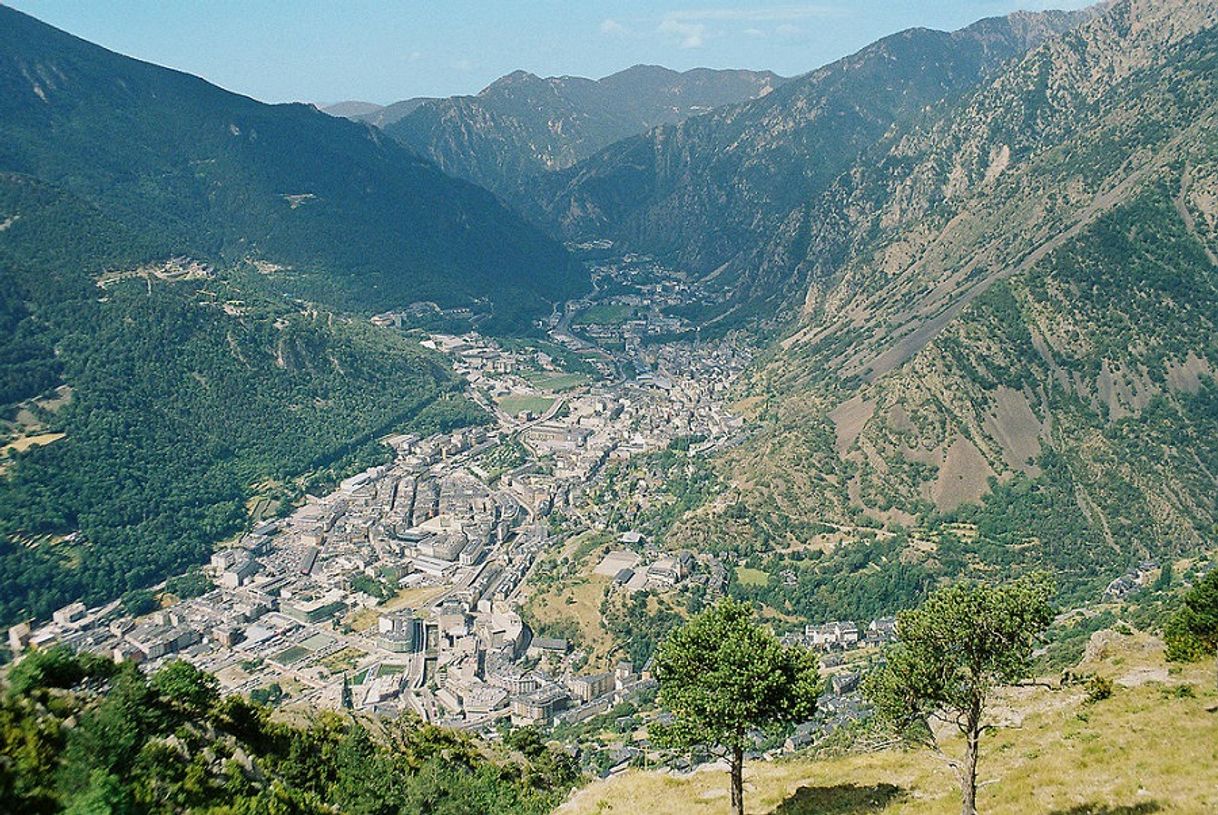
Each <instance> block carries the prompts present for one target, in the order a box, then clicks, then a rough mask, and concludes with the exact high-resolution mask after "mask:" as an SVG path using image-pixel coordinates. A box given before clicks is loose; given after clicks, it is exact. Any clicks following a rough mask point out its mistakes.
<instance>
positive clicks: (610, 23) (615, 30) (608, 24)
mask: <svg viewBox="0 0 1218 815" xmlns="http://www.w3.org/2000/svg"><path fill="white" fill-rule="evenodd" d="M600 29H601V33H602V34H612V35H614V36H620V35H622V34H629V33H630V29H629V28H627V27H626V26H624V25H622V24H621V23H619V22H618V21H617V20H614V19H613V18H612V17H606V18H605V19H604V20H601V25H600Z"/></svg>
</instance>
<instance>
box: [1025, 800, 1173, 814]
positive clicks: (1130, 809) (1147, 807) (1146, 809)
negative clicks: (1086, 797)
mask: <svg viewBox="0 0 1218 815" xmlns="http://www.w3.org/2000/svg"><path fill="white" fill-rule="evenodd" d="M1162 811H1163V807H1162V805H1160V804H1159V803H1158V802H1157V801H1143V802H1142V803H1140V804H1123V805H1118V806H1108V805H1107V804H1079V805H1078V806H1073V807H1070V808H1069V809H1055V810H1053V811H1052V812H1050V813H1049V815H1151V813H1153V812H1162Z"/></svg>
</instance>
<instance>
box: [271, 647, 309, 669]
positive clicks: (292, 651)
mask: <svg viewBox="0 0 1218 815" xmlns="http://www.w3.org/2000/svg"><path fill="white" fill-rule="evenodd" d="M312 653H313V652H312V651H310V650H309V649H308V648H305V647H304V646H301V645H293V646H292V647H291V648H285V649H284V650H282V651H280V652H279V653H278V654H275V655H274V656H273V657H271V660H272V661H273V662H278V663H279V664H280V665H292V664H294V663H297V662H300V660H302V659H304V658H305V657H307V656H309V655H310V654H312Z"/></svg>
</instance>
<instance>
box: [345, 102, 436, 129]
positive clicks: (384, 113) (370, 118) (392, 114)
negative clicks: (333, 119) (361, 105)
mask: <svg viewBox="0 0 1218 815" xmlns="http://www.w3.org/2000/svg"><path fill="white" fill-rule="evenodd" d="M434 101H436V98H435V97H434V96H416V97H414V98H412V99H403V100H401V101H400V102H393V103H392V104H388V105H385V106H384V107H381V106H379V105H378V106H377V109H376V110H370V111H367V112H364V113H357V114H354V115H353V114H350V113H341V114H340V113H335V112H334V111H332V110H330V109H329V108H327V109H325V112H326V113H329V114H331V115H333V116H346V117H347V118H348V119H354V120H355V121H357V122H366V123H368V124H370V125H372V126H373V127H379V128H382V129H383V128H386V127H388V126H389V125H391V124H393V123H394V122H397V121H399V120H400V119H402V117H404V116H407V115H409V114H410V113H412V112H413V111H414V110H415V109H416V108H418V107H419V106H420V105H422V104H424V103H425V102H434Z"/></svg>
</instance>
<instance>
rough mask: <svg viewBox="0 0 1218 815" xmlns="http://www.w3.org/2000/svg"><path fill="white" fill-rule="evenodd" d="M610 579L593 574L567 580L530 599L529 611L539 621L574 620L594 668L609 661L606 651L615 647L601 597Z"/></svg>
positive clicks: (581, 641)
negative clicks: (606, 626)
mask: <svg viewBox="0 0 1218 815" xmlns="http://www.w3.org/2000/svg"><path fill="white" fill-rule="evenodd" d="M610 581H611V578H608V577H605V576H603V575H599V574H590V575H588V576H586V577H579V578H576V579H574V580H572V581H569V582H568V581H564V582H563V583H562V584H561V585H559V586H557V587H554V588H551V589H547V591H546V593H544V594H538V595H534V596H533V597H531V598H530V599H529V611H530V612H531V613H532V614H533V616H534V617H535V618H536V619H537V620H538V621H539V622H543V623H550V622H553V623H556V622H561V621H563V620H574V621H575V623H576V624H577V625H578V626H579V635H580V644H581V646H582V647H584V648H585V649H587V651H588V657H589V665H590V666H591V668H592V669H595V668H597V667H601V666H604V665H607V664H608V662H607V660H608V657H607V654H608V652H609V650H610V649H612V648H613V646H614V642H613V637H612V636H610V634H609V632H608V631H606V630H605V629H604V627H603V626H602V625H601V600H602V599H603V598H604V594H605V587H606V586H607V585H609V583H610Z"/></svg>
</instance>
